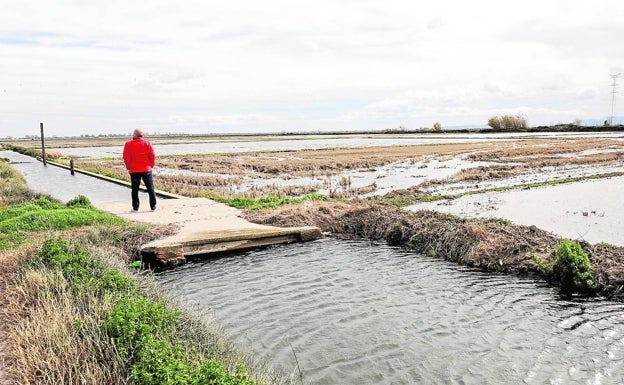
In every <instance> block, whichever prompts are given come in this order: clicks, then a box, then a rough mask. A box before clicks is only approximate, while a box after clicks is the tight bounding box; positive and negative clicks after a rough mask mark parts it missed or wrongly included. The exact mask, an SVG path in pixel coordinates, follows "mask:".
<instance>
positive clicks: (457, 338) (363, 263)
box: [157, 239, 624, 385]
mask: <svg viewBox="0 0 624 385" xmlns="http://www.w3.org/2000/svg"><path fill="white" fill-rule="evenodd" d="M157 279H158V280H159V281H160V282H162V284H163V285H164V286H165V287H166V288H168V289H169V290H170V291H171V292H172V293H173V295H174V296H176V297H179V299H180V301H181V302H182V304H183V305H184V306H186V307H187V308H188V309H191V310H193V311H198V312H200V314H202V315H205V316H209V317H212V318H214V319H216V320H217V321H218V322H219V323H221V324H222V325H224V326H225V329H226V331H227V333H228V335H229V336H230V337H231V338H232V339H233V340H235V341H236V342H237V343H238V344H239V345H240V346H241V347H243V348H244V349H246V350H250V351H251V352H252V353H254V355H255V356H256V357H259V358H260V359H262V360H266V361H269V362H271V363H272V364H273V366H274V367H276V368H277V369H279V370H281V371H283V372H285V373H294V375H295V376H296V377H298V376H299V372H298V369H297V361H298V364H299V367H300V369H301V371H302V375H303V378H304V381H305V383H315V384H358V385H364V384H497V385H498V384H622V383H624V304H622V303H616V302H610V301H606V300H600V299H590V300H582V299H572V300H569V299H563V298H560V297H559V295H558V293H557V291H556V290H555V289H553V288H551V287H549V286H547V285H546V284H544V283H543V282H540V281H535V280H532V279H521V278H516V277H511V276H503V275H493V274H485V273H482V272H480V271H475V270H471V269H469V268H466V267H461V266H458V265H456V264H452V263H447V262H445V261H442V260H439V259H433V258H429V257H425V256H422V255H418V254H414V253H410V252H407V251H404V250H402V249H400V248H395V247H390V246H387V245H382V244H373V243H371V242H370V241H344V240H336V239H324V240H321V241H315V242H309V243H304V244H293V245H282V246H277V247H271V248H267V249H263V250H255V251H249V252H246V253H243V254H239V255H236V256H224V257H221V258H217V259H211V260H206V261H202V262H197V263H191V264H187V265H185V266H183V267H180V268H176V269H174V270H171V271H166V272H163V273H160V274H158V275H157ZM295 356H296V359H295Z"/></svg>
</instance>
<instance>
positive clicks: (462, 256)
mask: <svg viewBox="0 0 624 385" xmlns="http://www.w3.org/2000/svg"><path fill="white" fill-rule="evenodd" d="M245 217H246V218H247V219H248V220H250V221H253V222H257V223H262V224H270V225H274V226H305V225H311V226H317V227H319V228H320V229H321V230H322V231H325V232H329V233H332V234H333V235H335V236H338V237H357V238H368V239H376V240H385V241H386V242H388V243H389V244H391V245H403V246H409V247H410V248H411V249H413V250H414V251H416V252H419V253H423V254H426V255H429V256H435V257H439V258H443V259H446V260H450V261H454V262H458V263H461V264H464V265H467V266H473V267H477V268H481V269H484V270H487V271H496V272H504V273H511V274H518V275H527V274H530V275H533V274H535V275H541V274H542V273H543V272H542V271H541V270H540V267H539V265H538V263H537V262H536V257H539V259H541V261H543V262H545V263H550V262H552V261H554V258H555V256H554V251H555V250H556V248H557V246H558V243H559V238H557V237H555V236H554V235H552V234H550V233H548V232H546V231H544V230H541V229H539V228H537V227H535V226H521V225H515V224H512V223H509V222H506V221H500V220H487V219H462V218H458V217H455V216H452V215H447V214H442V213H438V212H435V211H429V210H421V211H416V212H411V211H406V210H402V209H400V208H397V207H395V206H391V205H384V204H372V203H367V202H365V201H362V200H353V201H352V202H348V203H344V202H315V203H310V202H308V203H306V204H305V205H299V206H286V207H281V208H277V209H274V210H270V211H249V212H246V213H245ZM584 248H585V249H586V250H587V251H588V252H589V254H590V260H591V262H592V266H593V267H594V270H595V273H596V277H597V281H598V283H599V284H600V285H601V286H602V289H601V290H602V294H605V295H607V296H609V297H612V298H617V299H623V298H624V293H623V292H622V289H623V288H624V248H621V247H613V246H606V245H597V246H590V245H587V244H585V245H584Z"/></svg>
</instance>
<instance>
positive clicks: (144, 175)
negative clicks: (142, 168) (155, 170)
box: [130, 172, 156, 210]
mask: <svg viewBox="0 0 624 385" xmlns="http://www.w3.org/2000/svg"><path fill="white" fill-rule="evenodd" d="M141 180H143V184H144V185H145V188H146V189H147V193H148V194H149V202H150V208H151V209H152V210H154V209H155V208H156V193H155V192H154V179H153V178H152V173H151V172H133V173H130V181H131V182H132V208H133V209H135V210H138V209H139V185H140V184H141Z"/></svg>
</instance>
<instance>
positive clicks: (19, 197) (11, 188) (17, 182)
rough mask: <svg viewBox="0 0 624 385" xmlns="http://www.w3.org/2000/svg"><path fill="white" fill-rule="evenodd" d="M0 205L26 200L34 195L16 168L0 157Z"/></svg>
mask: <svg viewBox="0 0 624 385" xmlns="http://www.w3.org/2000/svg"><path fill="white" fill-rule="evenodd" d="M0 181H1V182H0V207H1V206H2V205H3V204H4V205H13V204H17V203H23V202H27V201H29V200H31V199H33V198H34V197H35V194H34V193H33V192H32V191H31V190H30V189H29V188H28V184H27V183H26V180H25V179H24V177H23V176H22V174H20V173H19V172H18V171H17V170H15V169H14V168H13V167H11V166H9V165H8V164H7V163H6V162H5V161H4V160H2V159H0Z"/></svg>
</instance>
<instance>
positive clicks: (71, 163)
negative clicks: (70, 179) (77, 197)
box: [69, 159, 74, 175]
mask: <svg viewBox="0 0 624 385" xmlns="http://www.w3.org/2000/svg"><path fill="white" fill-rule="evenodd" d="M69 172H71V174H72V175H74V160H73V159H70V160H69Z"/></svg>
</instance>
